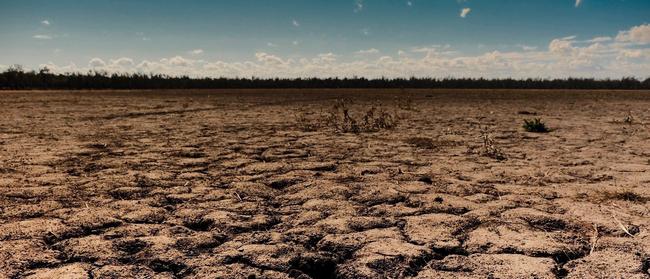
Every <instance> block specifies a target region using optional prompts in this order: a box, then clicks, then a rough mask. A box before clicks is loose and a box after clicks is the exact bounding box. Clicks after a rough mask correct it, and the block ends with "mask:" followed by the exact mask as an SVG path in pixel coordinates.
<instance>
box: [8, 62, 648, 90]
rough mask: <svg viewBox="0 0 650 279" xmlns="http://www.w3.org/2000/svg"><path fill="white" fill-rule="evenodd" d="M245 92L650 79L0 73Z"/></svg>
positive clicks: (11, 84)
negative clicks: (270, 89) (232, 76)
mask: <svg viewBox="0 0 650 279" xmlns="http://www.w3.org/2000/svg"><path fill="white" fill-rule="evenodd" d="M245 88H253V89H254V88H459V89H492V88H494V89H497V88H499V89H623V90H632V89H650V78H647V79H645V80H644V81H641V80H638V79H636V78H633V77H627V78H621V79H593V78H566V79H539V78H537V79H532V78H529V79H513V78H503V79H484V78H415V77H413V78H376V79H368V78H363V77H353V78H256V77H251V78H223V77H222V78H207V77H206V78H190V77H188V76H169V75H162V74H142V73H111V74H109V73H106V72H100V71H90V72H88V73H65V74H55V73H52V72H51V71H50V70H48V69H47V68H43V69H41V70H39V71H38V72H36V71H25V70H23V68H22V67H20V66H11V67H10V68H9V69H7V70H5V71H4V72H2V73H0V89H5V90H28V89H71V90H74V89H245Z"/></svg>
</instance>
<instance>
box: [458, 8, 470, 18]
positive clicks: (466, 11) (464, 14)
mask: <svg viewBox="0 0 650 279" xmlns="http://www.w3.org/2000/svg"><path fill="white" fill-rule="evenodd" d="M471 11H472V9H470V8H464V9H462V10H460V17H462V18H465V17H467V15H468V14H469V12H471Z"/></svg>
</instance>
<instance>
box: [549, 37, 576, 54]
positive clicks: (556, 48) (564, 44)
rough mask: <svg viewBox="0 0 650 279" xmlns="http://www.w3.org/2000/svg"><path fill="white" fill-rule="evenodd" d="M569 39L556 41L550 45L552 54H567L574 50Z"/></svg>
mask: <svg viewBox="0 0 650 279" xmlns="http://www.w3.org/2000/svg"><path fill="white" fill-rule="evenodd" d="M568 38H570V37H567V38H561V39H554V40H552V41H551V43H549V45H548V50H549V51H550V52H551V53H557V54H567V53H570V52H572V51H573V50H574V47H573V41H571V40H570V39H568Z"/></svg>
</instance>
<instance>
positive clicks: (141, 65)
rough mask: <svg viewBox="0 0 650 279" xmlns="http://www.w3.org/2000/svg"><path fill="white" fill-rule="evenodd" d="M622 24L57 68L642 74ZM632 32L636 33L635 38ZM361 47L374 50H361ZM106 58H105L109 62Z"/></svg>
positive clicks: (260, 73)
mask: <svg viewBox="0 0 650 279" xmlns="http://www.w3.org/2000/svg"><path fill="white" fill-rule="evenodd" d="M631 31H632V29H630V30H628V31H623V32H622V33H625V32H627V33H625V35H624V36H626V38H625V40H626V41H625V42H620V41H617V40H611V39H610V40H607V39H604V38H605V37H597V38H594V39H591V40H588V41H578V40H576V37H575V36H570V37H564V38H557V39H554V40H551V41H550V42H549V43H548V47H547V48H535V47H530V46H527V45H524V44H522V45H519V46H518V47H519V48H517V49H514V50H511V51H495V50H490V51H487V52H483V53H479V54H472V55H469V54H463V53H462V52H460V51H458V50H456V49H454V48H452V47H451V46H449V45H434V46H425V47H412V48H405V49H402V50H399V51H398V52H397V53H394V54H391V55H381V56H379V55H377V56H374V55H376V54H379V53H381V52H379V51H378V50H377V51H375V50H373V49H372V48H371V49H369V50H362V51H359V52H356V53H354V54H349V55H347V56H339V55H336V54H335V53H331V52H326V53H321V54H318V55H314V56H302V57H300V56H298V57H296V56H295V55H292V56H291V58H289V57H282V56H280V55H276V54H270V53H266V52H257V53H255V54H254V55H251V58H250V59H248V60H246V59H244V60H243V61H229V62H224V61H203V60H193V59H187V58H184V57H181V56H175V57H170V58H162V59H160V60H157V61H149V60H144V61H140V62H138V63H136V62H135V61H133V60H132V59H130V58H117V59H112V60H102V59H100V58H93V59H92V60H90V61H89V62H88V65H87V66H86V67H76V65H74V64H70V65H67V66H62V67H58V66H57V65H55V64H53V63H48V64H44V65H47V66H48V67H49V68H51V69H52V70H53V71H55V72H66V71H67V72H69V71H78V72H86V71H88V70H93V69H94V70H103V71H107V72H109V73H110V72H142V73H159V74H167V75H187V76H192V77H204V76H210V77H251V76H257V77H289V78H290V77H351V76H363V77H368V78H373V77H382V76H385V77H410V76H415V77H485V78H505V77H513V78H528V77H541V78H555V77H559V78H563V77H596V78H620V77H625V76H636V77H639V78H642V79H645V78H647V77H648V73H650V46H649V45H643V44H634V43H629V42H630V40H632V38H635V39H634V40H635V41H642V39H639V38H642V37H639V36H638V35H632V34H631V33H638V32H639V31H638V30H637V29H635V30H634V31H633V32H631ZM633 36H634V37H633ZM361 53H369V54H373V55H371V56H362V57H358V56H357V55H360V54H361ZM105 61H108V62H105Z"/></svg>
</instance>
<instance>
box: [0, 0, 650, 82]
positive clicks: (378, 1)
mask: <svg viewBox="0 0 650 279" xmlns="http://www.w3.org/2000/svg"><path fill="white" fill-rule="evenodd" d="M14 64H20V65H23V66H24V67H25V68H26V69H39V68H43V67H47V68H49V69H51V70H52V71H54V72H87V71H91V70H94V71H106V72H129V73H132V72H141V73H162V74H169V75H188V76H192V77H204V76H209V77H251V76H257V77H351V76H364V77H370V78H373V77H382V76H383V77H411V76H416V77H486V78H495V77H498V78H505V77H514V78H528V77H531V78H555V77H596V78H619V77H626V76H634V77H638V78H647V77H650V1H648V0H320V1H316V0H272V1H270V0H185V1H181V0H155V1H154V0H138V1H132V0H88V1H81V0H56V1H53V0H47V1H46V0H21V1H14V0H0V69H6V68H7V67H9V66H10V65H14Z"/></svg>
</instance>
